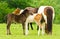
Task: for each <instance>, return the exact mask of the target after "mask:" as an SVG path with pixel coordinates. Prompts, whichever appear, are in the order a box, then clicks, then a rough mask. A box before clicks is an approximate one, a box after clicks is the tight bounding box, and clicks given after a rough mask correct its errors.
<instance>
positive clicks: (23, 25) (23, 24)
mask: <svg viewBox="0 0 60 39" xmlns="http://www.w3.org/2000/svg"><path fill="white" fill-rule="evenodd" d="M22 27H23V34H24V35H25V23H22Z"/></svg>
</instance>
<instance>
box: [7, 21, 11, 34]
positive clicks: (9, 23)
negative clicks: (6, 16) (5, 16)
mask: <svg viewBox="0 0 60 39" xmlns="http://www.w3.org/2000/svg"><path fill="white" fill-rule="evenodd" d="M10 25H11V22H10V21H9V22H7V35H10V34H11V32H10Z"/></svg>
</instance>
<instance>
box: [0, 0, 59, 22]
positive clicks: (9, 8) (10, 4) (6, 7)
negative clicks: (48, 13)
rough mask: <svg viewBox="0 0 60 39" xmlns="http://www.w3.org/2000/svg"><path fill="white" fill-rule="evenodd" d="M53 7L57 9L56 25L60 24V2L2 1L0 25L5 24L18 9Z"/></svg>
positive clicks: (49, 0)
mask: <svg viewBox="0 0 60 39" xmlns="http://www.w3.org/2000/svg"><path fill="white" fill-rule="evenodd" d="M44 5H46V6H53V7H54V9H55V20H54V23H60V17H59V16H60V13H59V12H60V0H0V23H4V22H5V19H4V17H5V16H6V15H7V14H8V13H12V12H13V11H14V10H15V9H16V8H17V7H18V8H20V9H24V8H26V7H36V8H39V7H40V6H44Z"/></svg>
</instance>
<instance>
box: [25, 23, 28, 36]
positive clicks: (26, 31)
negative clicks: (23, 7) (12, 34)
mask: <svg viewBox="0 0 60 39" xmlns="http://www.w3.org/2000/svg"><path fill="white" fill-rule="evenodd" d="M25 35H28V22H25Z"/></svg>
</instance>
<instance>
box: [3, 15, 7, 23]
mask: <svg viewBox="0 0 60 39" xmlns="http://www.w3.org/2000/svg"><path fill="white" fill-rule="evenodd" d="M4 21H5V23H7V15H5V16H4Z"/></svg>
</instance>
